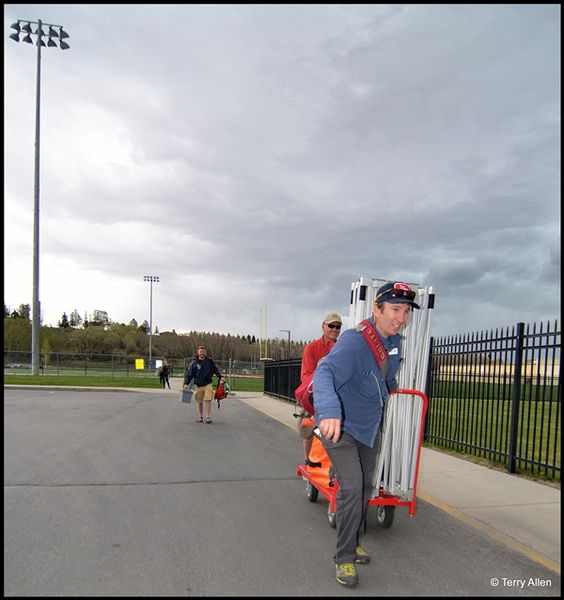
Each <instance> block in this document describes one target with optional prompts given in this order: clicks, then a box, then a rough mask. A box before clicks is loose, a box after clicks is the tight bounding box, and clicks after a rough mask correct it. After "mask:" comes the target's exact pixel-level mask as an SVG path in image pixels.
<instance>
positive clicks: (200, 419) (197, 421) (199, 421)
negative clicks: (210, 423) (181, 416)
mask: <svg viewBox="0 0 564 600" xmlns="http://www.w3.org/2000/svg"><path fill="white" fill-rule="evenodd" d="M203 422H204V419H203V418H202V417H198V418H197V419H196V423H203Z"/></svg>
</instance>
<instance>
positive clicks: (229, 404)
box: [4, 389, 560, 596]
mask: <svg viewBox="0 0 564 600" xmlns="http://www.w3.org/2000/svg"><path fill="white" fill-rule="evenodd" d="M4 397H5V408H4V417H5V424H4V426H5V442H4V448H5V458H4V484H5V489H4V492H5V493H4V527H5V531H4V594H5V596H340V595H343V594H346V595H349V594H350V595H353V596H543V595H546V596H559V595H560V577H559V576H558V575H555V574H554V573H552V572H550V571H548V570H546V569H544V568H543V567H542V566H540V565H538V564H537V563H535V562H532V561H531V560H529V559H528V558H526V557H524V556H523V555H521V554H518V553H516V552H513V551H512V550H510V549H508V548H506V547H505V546H502V545H501V544H499V543H497V542H496V541H494V540H492V539H491V538H489V537H488V536H486V535H484V534H481V533H480V532H478V531H476V530H474V529H472V528H470V527H468V526H467V525H465V524H464V523H462V522H460V521H458V520H456V519H454V518H453V517H451V516H449V515H447V514H445V513H443V512H441V511H439V510H438V509H436V508H434V507H433V506H431V505H429V504H426V503H425V502H423V501H421V500H419V502H418V505H417V513H416V515H415V516H414V517H413V518H410V517H409V516H408V515H407V509H405V510H403V508H404V507H398V508H397V509H396V517H395V521H394V524H393V526H392V527H391V528H390V529H382V528H380V527H378V525H377V524H376V519H375V514H374V513H373V512H370V511H369V533H368V535H367V537H366V538H365V542H364V546H365V548H366V549H367V550H368V551H369V552H370V553H371V554H372V561H371V563H370V564H369V565H366V566H365V565H360V566H359V567H358V570H359V576H360V584H359V585H358V586H357V587H356V588H348V589H345V588H343V587H342V586H340V585H339V584H338V583H337V582H336V581H335V570H334V564H333V560H332V557H333V553H334V547H335V530H334V529H331V528H330V527H329V525H328V522H327V517H326V508H327V502H326V501H325V500H324V499H323V498H322V497H321V496H320V499H319V500H318V502H317V503H315V504H314V503H310V502H308V501H307V499H306V496H305V492H304V488H305V486H304V482H303V481H302V480H301V479H300V478H298V477H297V476H296V465H297V464H298V462H300V460H301V441H300V440H299V439H298V438H297V435H296V434H295V433H294V432H293V431H291V430H290V429H289V428H288V427H285V426H284V425H282V424H281V423H279V422H278V421H276V420H274V419H271V418H269V417H268V416H267V415H265V414H263V413H262V412H259V411H256V410H255V409H253V408H251V407H249V406H247V405H246V404H244V403H243V402H241V401H239V400H237V398H236V397H230V398H228V399H226V400H224V401H223V402H222V408H221V411H220V412H219V413H218V412H217V409H215V411H214V414H213V417H214V420H215V422H214V423H213V424H212V425H206V424H205V423H203V424H200V423H196V422H195V416H196V408H195V406H194V405H186V404H180V403H179V401H178V397H177V394H176V393H175V392H171V393H169V394H164V393H162V392H159V393H150V392H124V391H112V392H110V391H60V390H48V389H44V390H25V389H6V390H5V394H4ZM214 408H215V404H214ZM495 580H497V582H498V584H497V585H495ZM492 581H494V584H492Z"/></svg>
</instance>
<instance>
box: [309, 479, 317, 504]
mask: <svg viewBox="0 0 564 600" xmlns="http://www.w3.org/2000/svg"><path fill="white" fill-rule="evenodd" d="M318 495H319V491H318V489H317V488H316V487H315V486H314V485H313V484H312V483H311V481H308V482H307V483H306V496H307V499H308V500H309V501H310V502H317V496H318Z"/></svg>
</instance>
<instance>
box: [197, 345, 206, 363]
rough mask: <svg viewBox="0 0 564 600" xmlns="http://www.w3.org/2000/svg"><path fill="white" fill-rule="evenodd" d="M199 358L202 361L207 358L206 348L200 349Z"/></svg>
mask: <svg viewBox="0 0 564 600" xmlns="http://www.w3.org/2000/svg"><path fill="white" fill-rule="evenodd" d="M198 358H199V359H200V360H204V358H206V349H205V348H198Z"/></svg>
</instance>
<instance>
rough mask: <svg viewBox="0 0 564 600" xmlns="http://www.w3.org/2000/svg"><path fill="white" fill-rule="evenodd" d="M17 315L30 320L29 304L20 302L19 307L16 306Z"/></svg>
mask: <svg viewBox="0 0 564 600" xmlns="http://www.w3.org/2000/svg"><path fill="white" fill-rule="evenodd" d="M18 315H19V316H20V317H21V318H22V319H27V320H28V321H29V320H30V318H31V317H30V315H31V308H30V306H29V304H20V306H19V308H18Z"/></svg>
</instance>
